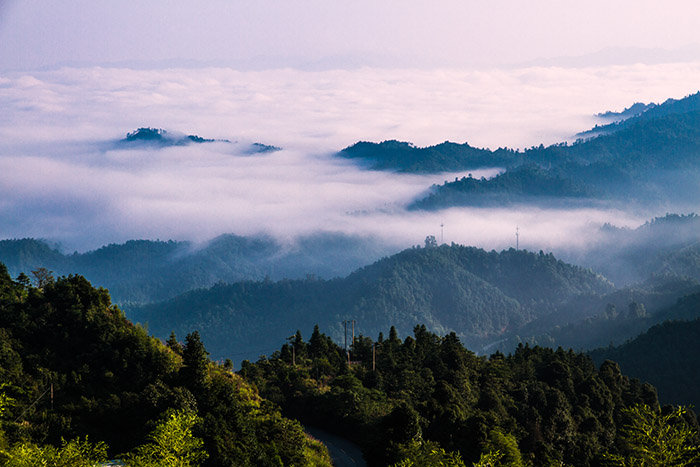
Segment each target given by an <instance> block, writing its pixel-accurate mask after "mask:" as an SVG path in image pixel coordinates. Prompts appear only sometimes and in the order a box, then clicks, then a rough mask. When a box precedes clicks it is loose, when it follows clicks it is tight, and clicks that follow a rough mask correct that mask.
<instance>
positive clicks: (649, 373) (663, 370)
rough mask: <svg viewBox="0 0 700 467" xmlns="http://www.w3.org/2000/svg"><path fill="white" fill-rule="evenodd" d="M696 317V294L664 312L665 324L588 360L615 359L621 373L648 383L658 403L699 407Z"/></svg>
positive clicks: (699, 324)
mask: <svg viewBox="0 0 700 467" xmlns="http://www.w3.org/2000/svg"><path fill="white" fill-rule="evenodd" d="M699 314H700V294H694V295H690V296H687V297H684V298H682V299H680V300H679V301H678V303H676V304H675V305H674V306H673V307H670V308H669V309H667V310H665V312H664V316H665V317H666V318H667V320H666V321H664V322H662V323H660V324H656V325H654V326H653V327H651V328H650V329H649V330H648V331H646V332H644V333H643V334H641V335H640V336H638V337H636V338H635V339H633V340H630V341H628V342H626V343H625V344H623V345H620V346H618V347H609V348H601V349H596V350H594V351H592V352H590V355H591V358H593V360H594V361H595V362H597V363H600V362H602V361H604V360H606V359H610V360H615V361H616V362H618V363H619V364H620V368H621V369H622V371H623V372H624V373H625V374H627V375H630V376H634V377H635V378H639V379H640V380H643V381H649V382H650V383H652V384H653V385H654V386H656V387H657V388H658V389H659V397H660V398H661V400H662V402H665V403H669V404H692V405H694V406H695V407H700V360H699V359H698V357H697V356H698V355H700V317H698V315H699ZM693 318H694V319H693Z"/></svg>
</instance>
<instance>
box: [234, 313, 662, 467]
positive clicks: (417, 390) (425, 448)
mask: <svg viewBox="0 0 700 467" xmlns="http://www.w3.org/2000/svg"><path fill="white" fill-rule="evenodd" d="M313 335H314V336H315V337H314V341H316V342H319V341H323V338H324V336H323V334H321V333H320V332H318V330H316V329H315V330H314V333H313ZM389 336H390V337H389V339H387V340H381V341H376V342H373V341H372V340H371V339H369V338H367V337H365V336H359V337H358V338H356V340H355V342H354V344H353V346H352V350H351V354H352V360H353V361H354V362H355V363H353V364H351V365H350V366H349V367H348V366H347V364H346V363H345V361H344V359H343V356H344V355H343V354H344V351H343V349H342V348H341V347H339V346H338V345H336V344H334V343H333V342H328V341H327V342H326V346H325V347H326V349H327V350H326V353H325V355H323V354H322V353H320V352H318V351H317V352H315V353H313V354H312V353H311V352H309V346H310V345H311V344H307V343H305V342H303V341H301V342H296V345H297V346H298V351H297V355H307V357H304V358H302V359H298V360H297V362H296V366H293V365H292V362H291V355H290V353H289V352H285V351H284V347H283V350H282V351H281V352H279V353H276V354H274V355H273V356H272V358H265V359H261V360H260V361H258V362H257V363H255V364H251V363H248V362H244V363H243V365H242V369H241V372H240V374H241V375H242V376H243V377H244V378H246V379H247V380H248V381H250V382H252V383H254V384H255V386H256V387H258V388H259V389H260V391H261V394H262V395H263V396H264V397H267V398H270V399H272V400H275V401H276V402H278V403H279V404H280V405H281V406H282V408H283V410H284V411H285V413H287V414H289V415H291V416H294V417H296V418H299V419H300V420H302V421H304V423H308V424H309V425H312V426H319V427H323V428H324V429H326V430H328V431H331V432H335V433H337V434H339V435H341V436H345V437H348V438H350V439H352V440H353V441H355V442H356V443H358V444H359V445H360V446H361V447H362V449H363V452H364V455H365V458H366V459H367V461H368V462H369V463H370V465H387V464H388V465H391V464H396V463H399V462H405V463H407V464H405V465H412V464H410V463H409V462H414V463H415V464H414V465H428V464H425V463H424V464H420V463H419V462H428V461H426V460H425V459H430V456H431V455H435V456H436V459H443V458H444V457H445V456H448V454H446V453H454V454H459V455H460V456H461V459H463V460H464V462H465V463H466V464H467V465H471V463H475V462H479V461H480V459H481V461H483V464H482V465H488V463H491V464H492V465H504V466H505V465H507V466H523V465H535V466H549V465H560V464H562V463H564V464H572V465H598V464H599V463H600V462H601V460H602V455H603V453H605V452H613V453H618V446H619V443H620V442H621V441H620V439H619V436H618V435H619V433H618V427H619V426H620V424H621V423H622V422H623V421H624V420H623V419H622V418H621V417H622V415H621V414H622V409H624V408H625V407H630V406H632V405H634V404H640V403H646V404H655V403H657V402H656V393H655V390H654V388H653V387H651V386H649V385H643V384H641V383H640V382H639V381H636V380H630V379H629V378H627V377H625V376H623V375H622V374H621V373H620V369H619V367H618V366H617V365H616V364H615V363H613V362H606V363H605V364H604V365H602V366H601V368H600V369H599V370H597V369H596V368H595V366H594V365H593V362H592V361H591V360H590V359H589V358H588V357H586V356H585V355H582V354H579V353H574V352H573V351H564V350H562V349H558V350H556V351H555V350H551V349H544V348H540V347H529V346H520V347H519V348H518V349H517V350H516V352H515V353H514V354H512V355H508V356H505V355H503V354H499V353H496V354H494V355H492V356H491V357H490V358H486V357H478V356H476V355H474V354H473V353H472V352H469V351H468V350H467V349H465V348H464V346H462V344H461V343H460V341H459V339H458V338H457V336H456V335H455V334H448V335H446V336H443V337H439V336H437V335H435V334H432V333H430V332H429V331H427V329H426V327H425V326H416V327H415V328H414V332H413V336H407V337H406V338H404V339H403V340H402V339H400V338H399V337H398V334H397V333H396V331H395V330H391V331H390V332H389ZM288 345H289V344H286V346H288ZM316 347H318V345H316ZM372 348H374V349H375V352H376V354H375V357H376V358H375V364H376V368H375V369H373V364H372V362H373V360H372ZM319 361H325V362H327V364H326V365H325V366H320V365H318V362H319ZM330 362H334V363H332V364H331V363H330ZM421 443H426V444H421ZM433 448H435V449H433ZM437 448H439V449H437ZM433 451H434V452H433ZM496 454H497V455H496ZM494 456H495V457H494ZM448 457H449V456H448ZM496 457H497V458H498V459H497V460H498V463H494V462H496V461H495V460H494V459H495V458H496ZM421 459H422V460H421Z"/></svg>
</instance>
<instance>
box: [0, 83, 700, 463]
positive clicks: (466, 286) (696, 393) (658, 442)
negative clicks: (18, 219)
mask: <svg viewBox="0 0 700 467" xmlns="http://www.w3.org/2000/svg"><path fill="white" fill-rule="evenodd" d="M598 121H599V122H600V125H596V126H595V127H594V128H592V129H590V130H586V131H583V132H581V133H579V134H577V135H576V137H575V139H574V140H573V141H570V142H561V143H557V144H553V145H549V146H544V145H539V146H532V147H530V148H528V149H511V148H506V147H502V148H499V149H496V150H491V149H485V148H477V147H473V146H471V145H469V144H467V143H452V142H447V141H446V142H444V143H441V144H436V145H434V146H427V147H418V146H416V145H414V144H412V143H409V142H404V141H398V140H388V141H383V142H376V143H375V142H367V141H359V142H356V143H354V144H352V145H350V146H347V147H345V148H344V149H339V150H337V151H335V152H332V153H330V154H321V155H314V156H313V157H312V156H308V155H304V156H299V155H298V154H297V153H296V152H295V151H290V150H288V149H285V148H284V147H278V146H276V145H272V144H267V143H265V142H249V141H246V140H243V139H242V140H241V141H237V140H235V139H231V140H230V139H219V138H209V137H208V135H203V136H199V135H196V134H189V135H188V134H184V133H182V134H181V133H178V132H177V131H176V130H173V129H167V130H164V129H160V128H151V127H142V128H137V129H135V130H133V131H130V132H128V133H127V134H126V136H125V137H123V138H115V139H113V140H100V141H90V142H89V146H90V149H89V150H88V149H85V153H84V154H83V153H80V151H77V150H76V155H72V156H71V157H75V158H76V159H77V158H80V157H83V158H84V160H85V161H87V162H86V164H88V166H89V169H90V171H92V170H95V171H99V170H98V169H99V168H100V167H104V169H105V170H109V171H111V172H113V173H115V174H119V173H122V172H125V169H124V167H126V166H127V165H128V164H135V166H136V167H138V169H137V170H136V171H137V172H138V171H142V173H143V174H146V177H145V178H147V179H150V178H152V175H153V173H155V172H152V171H153V170H154V169H156V168H161V167H163V170H172V172H168V174H170V175H173V176H174V177H175V178H177V179H178V180H179V178H178V177H183V180H184V179H186V176H187V173H189V172H190V171H191V172H198V171H202V170H204V169H205V168H211V167H214V168H216V167H219V166H220V165H219V164H222V165H221V166H222V167H223V166H224V165H223V164H229V163H231V164H240V165H236V166H235V167H234V166H228V165H226V166H225V167H227V170H226V171H224V172H223V173H222V174H220V175H217V176H215V177H212V178H207V180H210V181H211V184H210V185H211V186H208V187H207V188H206V189H210V190H212V192H217V193H218V192H219V191H221V192H224V189H223V188H221V187H224V186H228V185H235V184H236V183H238V182H239V181H240V183H241V185H242V186H241V187H236V188H235V189H232V190H240V192H241V193H242V192H245V191H246V190H247V189H248V188H250V187H251V186H252V185H254V181H252V179H253V178H255V173H256V171H260V172H272V173H274V174H275V177H279V178H276V180H280V182H279V185H280V186H279V187H277V186H274V185H269V186H266V187H258V189H259V190H260V192H257V191H254V193H255V194H256V195H257V193H260V194H261V195H260V196H262V197H263V198H262V200H261V202H260V204H259V205H258V206H259V207H260V209H261V210H262V214H261V216H263V217H266V221H265V222H266V223H267V224H266V226H268V227H269V228H265V227H260V228H259V227H255V226H254V227H250V226H249V224H250V225H254V224H255V222H254V221H255V220H254V219H253V218H250V219H249V218H241V219H237V220H236V221H235V222H240V224H241V229H240V230H231V231H230V233H225V234H221V235H217V236H215V237H214V238H210V237H206V235H205V233H206V232H208V231H206V230H202V231H201V232H199V231H197V232H199V233H198V236H194V237H183V236H179V235H178V233H176V232H175V233H173V234H172V237H170V238H172V239H166V240H153V239H144V238H134V239H131V240H128V241H116V242H112V243H109V244H103V245H102V246H99V247H98V248H95V247H94V242H95V239H93V238H90V237H88V236H82V234H81V233H76V234H75V236H70V235H69V236H65V238H64V240H65V239H68V241H67V244H68V245H69V246H70V247H69V248H68V247H66V246H65V243H62V241H61V238H58V239H51V238H41V237H38V236H34V235H31V234H28V235H26V236H24V237H25V238H19V237H18V238H6V239H3V240H0V263H2V264H0V420H1V421H0V459H2V462H7V465H32V462H31V461H29V463H26V464H21V463H20V462H19V460H18V459H25V460H26V459H34V460H35V462H39V461H38V460H39V459H46V458H52V459H63V460H62V461H61V462H64V463H63V464H61V463H56V464H49V465H107V464H106V462H107V461H108V459H120V460H121V461H123V462H125V463H126V465H217V466H218V465H251V466H252V465H265V466H267V465H270V466H273V465H299V466H301V465H317V466H324V465H333V463H334V462H335V463H336V465H338V463H339V462H341V461H340V460H339V458H338V457H337V456H338V454H337V453H336V452H334V451H331V452H329V449H328V448H327V447H326V446H324V444H323V442H322V441H323V438H322V436H321V435H318V438H319V439H320V441H319V439H316V438H314V437H313V436H310V435H309V434H308V433H314V430H323V431H325V432H328V433H331V434H332V435H334V436H338V437H341V438H342V440H344V441H350V442H352V443H354V444H355V445H356V447H357V448H358V449H359V451H361V453H362V456H363V459H357V461H358V462H366V464H367V465H377V466H384V465H391V466H404V467H407V466H424V465H425V466H428V465H450V466H467V465H468V466H472V465H474V466H481V467H486V466H491V467H494V466H551V465H575V466H602V465H699V463H700V431H699V428H700V425H699V424H698V418H697V415H696V413H695V412H694V409H693V407H698V406H700V216H698V215H697V214H695V212H696V211H698V209H700V208H699V207H698V206H699V205H698V200H700V93H696V94H692V95H689V96H687V97H685V98H683V99H677V100H676V99H668V100H667V101H665V102H662V103H659V104H641V103H637V104H634V105H632V106H631V107H629V108H627V109H625V110H624V111H621V112H612V111H608V112H605V113H601V114H599V115H598ZM86 144H87V143H86ZM193 161H195V162H193ZM231 161H233V162H231ZM198 164H199V165H198ZM255 164H261V165H255ZM305 164H308V165H309V173H307V174H303V177H306V178H301V180H302V182H301V183H300V184H297V182H292V181H288V180H286V179H285V171H288V172H289V173H291V172H294V171H297V170H298V167H303V166H304V165H305ZM276 165H281V167H280V168H278V169H275V168H274V167H275V166H276ZM312 165H313V167H312ZM246 168H249V169H250V170H251V171H252V174H251V177H250V178H251V180H248V181H247V182H244V181H242V180H244V179H245V177H243V176H240V175H239V173H243V174H245V170H247V169H246ZM159 170H160V169H159ZM229 170H230V171H229ZM239 171H240V172H239ZM86 173H88V172H86ZM90 173H91V172H90ZM167 176H168V175H167V174H166V175H165V177H166V178H167ZM207 176H208V175H207ZM295 176H296V175H295ZM448 176H449V179H447V178H446V177H448ZM208 177H209V176H208ZM229 177H230V178H229ZM363 177H364V178H363ZM453 177H454V178H453ZM290 178H291V175H290ZM307 179H308V180H311V179H313V180H314V182H313V183H310V184H309V185H304V184H303V180H307ZM119 180H120V181H121V182H123V183H125V184H126V185H129V184H130V183H133V184H134V186H136V185H137V183H136V182H134V181H133V180H132V179H130V178H124V179H119ZM360 180H362V181H360ZM440 180H444V181H442V182H441V181H440ZM234 181H235V182H236V183H233V182H234ZM246 183H250V185H247V184H246ZM118 184H119V183H115V186H116V185H118ZM147 184H148V182H144V183H143V186H146V185H147ZM219 184H220V185H219ZM143 186H139V187H138V188H139V189H141V188H143ZM338 186H340V187H341V188H337V187H338ZM343 187H349V188H347V189H348V190H351V191H349V192H348V194H343V193H344V192H343V191H342V188H343ZM325 188H328V190H329V192H330V191H332V192H333V193H332V194H330V195H329V196H330V198H329V199H328V200H326V199H325V198H324V191H323V190H324V189H325ZM109 189H113V187H109ZM114 189H115V190H116V188H114ZM226 189H229V188H226ZM250 189H251V190H253V188H250ZM277 190H279V191H277ZM305 190H308V191H309V192H310V193H303V196H304V197H302V195H300V194H299V193H300V192H304V191H305ZM265 191H270V192H273V193H269V198H267V197H265V196H267V195H268V194H265V193H263V192H265ZM197 192H198V188H197V186H195V184H194V183H193V184H192V186H189V185H186V186H185V187H184V188H183V191H182V193H181V194H179V195H178V196H179V198H178V200H177V201H171V200H165V199H160V198H159V196H160V195H159V196H153V200H152V202H153V205H149V206H148V207H147V209H146V208H144V210H142V211H139V215H138V217H139V218H138V219H137V220H135V221H134V223H136V222H137V221H138V222H144V223H145V224H147V223H148V219H149V216H150V215H153V216H154V218H153V219H154V220H153V222H154V223H157V222H158V221H159V220H160V219H162V218H161V217H159V216H161V215H162V216H168V215H169V214H168V212H169V211H168V205H169V203H170V202H172V203H176V202H177V203H179V204H178V206H180V207H181V206H189V205H188V204H187V202H188V197H190V196H191V197H196V196H197ZM145 193H148V190H145ZM226 193H229V192H226ZM230 193H233V195H235V196H238V194H239V191H235V193H234V191H232V192H230ZM287 193H289V194H288V195H287ZM354 194H356V195H357V197H359V198H361V202H360V201H355V200H353V199H350V198H353V195H354ZM233 195H232V196H233ZM66 196H67V195H66ZM96 197H97V198H99V196H96ZM287 197H288V198H289V199H286V198H287ZM163 198H165V197H163ZM317 198H318V199H321V198H324V199H323V200H321V201H319V200H318V199H317ZM346 198H347V199H346ZM246 199H248V198H246ZM278 199H279V200H278ZM217 200H218V198H214V200H213V201H212V202H211V203H210V204H211V206H208V207H207V209H210V210H211V212H212V213H215V214H216V212H217V206H218V201H217ZM309 200H312V201H309ZM296 201H300V202H301V203H302V205H301V208H300V210H299V211H301V214H298V213H291V212H287V211H289V210H290V209H289V206H291V205H293V204H294V203H295V202H296ZM29 202H31V203H34V202H36V203H37V205H39V206H40V208H42V209H43V206H44V203H48V204H50V200H49V201H46V200H42V201H36V200H33V199H32V200H30V201H29ZM134 203H135V204H138V202H136V201H134ZM333 204H336V205H335V206H332V208H333V209H335V210H337V211H338V212H337V213H335V211H333V212H334V214H333V215H332V217H330V218H329V219H331V220H330V221H329V222H328V223H327V224H324V223H325V222H326V221H327V220H328V219H327V218H326V217H324V216H322V215H321V213H325V212H326V211H327V210H328V209H329V206H330V205H333ZM251 205H252V204H251ZM197 206H198V205H194V204H193V205H192V206H190V207H185V208H182V209H184V210H183V211H182V212H180V211H178V212H180V214H179V215H181V216H183V218H182V219H180V221H181V223H183V224H191V225H195V226H196V225H197V224H203V225H205V224H207V222H209V218H207V217H198V216H199V215H200V212H199V209H198V208H197ZM78 208H79V209H82V207H80V206H78ZM85 209H86V212H88V211H91V210H92V209H93V208H85ZM125 209H127V210H128V205H127V206H126V207H125ZM135 209H137V210H138V209H141V207H139V208H135ZM188 209H189V210H188ZM252 209H256V208H252ZM97 210H98V211H99V208H97ZM183 213H189V214H190V215H191V217H186V214H183ZM583 213H585V215H584V214H583ZM589 214H590V215H591V216H592V217H593V218H594V219H595V220H594V221H590V220H586V219H587V218H586V216H588V215H589ZM220 216H221V217H223V213H222V214H221V215H220ZM584 218H586V219H584ZM288 220H289V225H290V227H289V230H286V225H287V223H286V222H287V221H288ZM635 220H636V221H637V222H636V223H635V222H634V221H635ZM232 222H233V221H232ZM235 222H233V223H235ZM523 223H524V224H523ZM57 224H60V223H59V222H57ZM292 224H294V226H293V227H292V226H291V225H292ZM307 224H308V225H307ZM22 225H28V224H21V223H20V224H18V226H20V227H21V226H22ZM100 225H102V224H100ZM106 225H109V224H106ZM221 225H226V226H229V224H221ZM384 227H385V228H384ZM60 228H62V227H61V226H60V225H59V226H58V227H57V229H60ZM460 229H461V230H462V231H463V232H462V233H461V234H457V233H456V231H459V230H460ZM399 231H400V232H401V233H397V232H399ZM459 235H462V237H460V236H459ZM195 237H196V238H195ZM181 238H189V239H187V240H182V239H181ZM465 239H467V240H469V239H472V240H473V242H471V243H469V242H468V241H465ZM455 240H457V241H455ZM81 241H84V242H85V244H84V245H81V244H80V243H81ZM105 243H106V242H105ZM71 250H74V251H71ZM640 433H645V434H646V435H647V436H646V438H645V437H643V436H640ZM342 440H341V441H342ZM329 445H330V444H329ZM31 456H35V457H31ZM42 456H44V457H42ZM51 456H53V457H51ZM13 459H14V460H13ZM13 462H15V463H13ZM56 462H58V461H56ZM353 462H355V461H353ZM34 465H39V464H34Z"/></svg>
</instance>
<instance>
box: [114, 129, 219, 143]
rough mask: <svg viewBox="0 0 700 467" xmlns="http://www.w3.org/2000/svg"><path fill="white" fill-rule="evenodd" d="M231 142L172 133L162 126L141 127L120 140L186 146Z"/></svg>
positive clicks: (123, 141)
mask: <svg viewBox="0 0 700 467" xmlns="http://www.w3.org/2000/svg"><path fill="white" fill-rule="evenodd" d="M216 141H219V142H224V143H230V141H229V140H215V139H208V138H202V137H201V136H198V135H184V136H183V135H178V134H175V133H170V132H168V131H167V130H164V129H162V128H151V127H141V128H137V129H136V130H134V131H131V132H129V133H127V134H126V137H125V138H123V139H121V140H119V141H118V143H119V144H122V145H151V146H160V147H166V146H185V145H188V144H192V143H196V144H199V143H213V142H216Z"/></svg>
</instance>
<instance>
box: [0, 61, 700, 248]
mask: <svg viewBox="0 0 700 467" xmlns="http://www.w3.org/2000/svg"><path fill="white" fill-rule="evenodd" d="M699 82H700V63H696V64H687V63H686V64H670V65H668V64H667V65H655V66H649V65H636V66H626V67H608V68H585V69H560V68H526V69H516V70H490V71H481V72H473V71H471V72H467V71H456V70H441V71H416V70H373V69H361V70H357V71H324V72H302V71H295V70H288V69H287V70H277V71H265V72H239V71H234V70H230V69H204V70H164V71H134V70H129V69H103V68H87V69H76V68H65V69H61V70H58V71H51V72H37V73H31V74H12V73H5V74H2V75H0V108H2V109H3V112H2V113H0V155H1V157H0V237H2V238H8V237H9V238H12V237H25V236H32V237H42V238H48V239H51V240H54V241H58V242H61V243H63V244H64V245H65V246H66V247H68V248H77V249H86V248H94V247H96V246H99V245H102V244H104V243H107V242H115V241H124V240H127V239H129V238H161V239H167V238H175V239H193V240H206V239H208V238H212V237H214V236H216V235H218V234H221V233H237V234H244V235H245V234H254V233H263V232H264V233H271V234H273V235H276V236H278V237H282V238H287V237H293V236H295V235H299V234H306V233H312V232H315V231H319V230H328V231H343V232H348V233H358V234H375V235H378V236H379V237H381V238H384V239H388V240H391V241H394V242H395V243H397V244H400V245H409V244H415V243H420V242H422V239H423V238H424V237H425V236H426V235H427V234H434V235H436V236H437V237H438V238H439V235H440V227H439V226H440V224H441V223H443V222H444V224H445V238H444V240H445V241H447V242H450V241H455V242H461V243H467V244H475V245H479V246H484V247H486V248H501V247H504V246H508V245H511V244H512V243H513V242H514V230H515V226H516V225H518V226H519V227H520V229H521V233H522V236H521V239H522V245H523V246H525V247H528V248H532V249H537V248H557V247H561V246H563V245H569V244H571V243H580V242H583V240H576V239H577V238H585V237H581V236H579V235H577V233H580V232H582V231H587V232H590V231H593V230H594V229H595V228H596V227H597V226H599V225H600V224H601V223H602V222H606V221H614V222H615V223H616V224H618V225H619V224H627V225H633V224H635V223H639V222H641V221H643V219H644V218H645V216H647V215H649V213H630V214H626V213H621V212H607V211H599V210H595V209H583V210H577V211H575V212H571V211H561V210H558V211H552V210H528V211H526V212H518V211H517V210H512V209H452V210H447V211H444V212H440V213H435V214H416V213H407V212H405V211H404V210H403V208H402V206H403V205H404V204H405V203H406V202H408V201H409V200H410V199H412V198H413V197H415V196H417V195H419V194H420V193H421V192H423V191H424V190H425V189H426V188H427V187H428V186H430V185H431V184H432V183H442V182H443V180H445V179H450V178H453V177H454V176H455V174H443V175H437V176H409V175H396V174H389V173H377V172H367V171H362V170H359V169H357V168H356V167H354V166H353V165H351V164H350V163H348V162H346V161H341V160H338V159H334V158H332V157H331V155H330V154H331V153H332V152H334V151H336V150H339V149H341V148H343V147H345V146H347V145H350V144H352V143H354V142H356V141H358V140H371V141H381V140H385V139H399V140H406V141H412V142H414V143H416V144H417V145H430V144H436V143H440V142H442V141H445V140H452V141H457V142H464V141H468V142H469V143H470V144H472V145H475V146H480V147H491V148H496V147H500V146H509V147H528V146H531V145H537V144H540V143H544V144H551V143H555V142H558V141H562V140H565V139H569V138H570V137H571V135H572V134H573V133H575V132H576V131H579V130H583V129H587V128H589V127H591V126H592V125H593V123H594V120H593V118H592V115H593V114H594V113H596V112H599V111H603V110H607V109H615V110H621V109H622V108H624V107H626V106H629V105H630V104H632V103H633V102H635V101H643V102H649V101H656V102H659V101H662V100H665V99H666V98H668V97H675V98H679V97H683V96H684V95H686V94H689V93H692V92H695V91H696V90H697V86H698V85H697V83H699ZM141 126H153V127H160V128H165V129H168V130H177V131H182V132H186V133H195V134H199V135H200V136H203V137H206V138H227V139H230V140H232V141H240V142H241V144H224V143H212V144H206V145H191V146H187V147H175V148H166V149H161V150H147V149H139V150H115V149H110V148H109V147H108V146H107V145H106V144H105V142H106V141H109V140H115V139H118V138H121V137H123V135H124V134H125V133H126V132H127V131H131V130H133V129H135V128H138V127H141ZM253 141H259V142H262V143H266V144H273V145H276V146H281V147H283V148H285V149H284V150H283V151H279V152H275V153H268V154H264V155H252V156H251V155H245V154H244V153H243V152H244V151H243V150H242V149H241V148H242V146H243V144H242V143H249V142H253ZM652 214H653V213H652ZM657 214H658V213H657ZM588 238H589V239H590V237H588Z"/></svg>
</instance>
